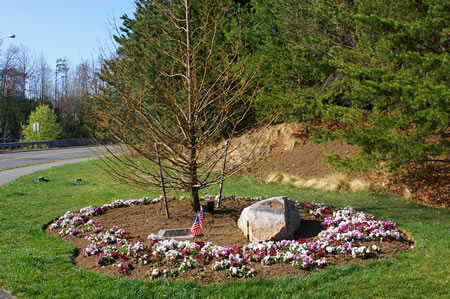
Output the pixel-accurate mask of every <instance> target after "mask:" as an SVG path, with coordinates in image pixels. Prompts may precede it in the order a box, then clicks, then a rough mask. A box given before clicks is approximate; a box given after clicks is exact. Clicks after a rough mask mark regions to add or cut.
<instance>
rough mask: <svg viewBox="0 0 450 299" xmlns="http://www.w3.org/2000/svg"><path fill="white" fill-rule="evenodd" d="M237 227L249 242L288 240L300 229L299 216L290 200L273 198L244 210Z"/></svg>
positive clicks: (282, 197) (283, 197)
mask: <svg viewBox="0 0 450 299" xmlns="http://www.w3.org/2000/svg"><path fill="white" fill-rule="evenodd" d="M238 227H239V228H240V229H241V230H242V232H243V233H244V235H245V236H246V237H247V238H248V239H249V240H250V241H251V242H259V241H266V240H289V239H293V238H294V236H295V233H296V231H297V230H298V229H299V227H300V215H299V213H298V209H297V207H296V206H295V204H294V202H292V201H291V200H290V199H288V198H287V197H285V196H281V197H273V198H269V199H266V200H263V201H260V202H257V203H255V204H253V205H251V206H249V207H247V208H245V209H244V210H243V211H242V213H241V216H240V217H239V220H238Z"/></svg>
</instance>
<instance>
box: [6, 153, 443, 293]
mask: <svg viewBox="0 0 450 299" xmlns="http://www.w3.org/2000/svg"><path fill="white" fill-rule="evenodd" d="M95 163H96V162H95V161H94V162H84V163H78V164H71V165H66V166H60V167H55V168H51V169H48V170H44V171H41V172H39V173H35V174H32V175H28V176H25V177H22V178H20V179H18V180H16V181H13V182H11V183H9V184H7V185H5V186H3V187H0V286H2V287H3V288H6V289H8V290H9V291H11V292H12V293H13V294H14V295H15V296H17V297H25V298H29V297H46V298H47V297H64V298H75V297H77V298H80V297H84V298H149V297H183V298H189V297H192V298H196V297H200V296H211V297H223V298H232V297H241V298H242V297H256V298H262V297H267V298H291V297H305V298H310V297H336V298H342V297H351V298H354V297H364V298H367V297H392V298H410V297H442V298H444V297H447V298H449V297H450V291H449V277H450V271H449V269H450V267H448V263H449V248H450V244H449V236H450V235H449V233H450V230H449V228H450V212H449V210H446V209H437V208H430V207H425V206H421V205H417V204H414V203H411V202H407V201H404V200H401V199H398V198H394V197H392V196H387V195H380V194H377V193H371V192H360V193H347V192H325V191H317V190H311V189H308V190H298V189H296V188H295V187H293V186H287V185H276V184H264V183H261V182H256V181H253V180H250V179H248V178H243V177H233V178H231V179H230V180H228V181H227V182H226V183H225V186H224V193H225V194H226V195H229V194H236V195H246V196H260V195H267V196H276V195H286V196H288V197H289V198H291V199H293V200H298V201H308V202H311V201H314V202H324V203H326V204H329V205H336V206H338V207H344V206H347V205H350V206H353V207H354V208H355V209H356V210H363V211H365V212H368V213H371V214H374V215H376V216H377V217H378V218H380V219H386V220H393V221H395V222H397V223H398V224H399V226H400V228H402V229H404V230H406V231H408V232H409V233H410V235H411V236H412V237H413V238H414V239H415V241H416V242H417V244H416V247H415V248H414V249H413V250H412V251H410V252H407V253H401V254H397V255H396V256H394V257H393V258H391V259H388V260H373V261H371V262H369V263H367V264H364V265H356V264H352V265H346V266H337V267H334V266H329V267H327V268H326V269H325V270H323V271H319V272H314V273H312V274H311V275H308V276H304V277H300V276H299V277H283V278H281V279H273V280H268V279H253V280H243V279H242V280H236V281H234V282H232V283H227V284H221V283H217V284H212V285H207V286H204V285H198V284H196V283H193V282H185V281H177V282H167V281H140V280H132V279H127V278H123V279H117V278H112V277H109V276H105V275H101V274H97V273H91V272H88V271H85V270H81V269H78V268H77V267H75V266H74V265H73V264H72V261H71V257H72V255H73V254H74V248H73V247H72V245H71V244H70V243H68V242H66V241H64V240H62V239H60V238H58V237H50V236H47V235H46V234H45V233H44V226H45V225H46V224H47V223H49V222H50V221H52V220H54V219H55V218H57V217H59V216H61V215H63V214H64V213H65V212H66V211H68V210H72V211H75V210H79V209H80V208H82V207H84V206H87V205H101V204H104V203H110V202H112V201H114V200H116V199H130V198H139V197H142V196H150V197H156V196H159V195H160V192H159V191H158V190H156V189H154V191H151V192H143V191H139V190H134V189H132V188H131V187H127V186H121V185H118V184H116V183H114V182H112V181H111V180H110V179H109V178H108V177H107V176H106V175H105V174H104V173H103V172H102V171H100V170H99V169H98V168H97V166H96V164H95ZM38 176H43V177H45V178H48V179H49V181H48V182H40V183H38V182H36V178H37V177H38ZM76 177H81V178H82V179H83V181H82V182H81V183H75V178H76ZM216 190H217V187H215V188H212V189H210V190H204V193H207V192H208V191H209V192H210V193H214V194H216V193H217V191H216ZM169 195H176V196H180V195H182V194H181V193H177V192H169Z"/></svg>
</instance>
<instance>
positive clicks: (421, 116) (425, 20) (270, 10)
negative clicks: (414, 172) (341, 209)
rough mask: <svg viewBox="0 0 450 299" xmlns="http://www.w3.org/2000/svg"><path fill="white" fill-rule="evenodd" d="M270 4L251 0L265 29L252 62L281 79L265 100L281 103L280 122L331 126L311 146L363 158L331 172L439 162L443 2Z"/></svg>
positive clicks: (444, 76)
mask: <svg viewBox="0 0 450 299" xmlns="http://www.w3.org/2000/svg"><path fill="white" fill-rule="evenodd" d="M263 2H264V3H263ZM268 3H271V1H255V2H254V4H255V14H256V22H257V25H258V26H259V27H257V28H264V26H266V28H265V29H264V30H260V31H257V33H258V32H259V34H261V37H260V38H258V40H259V41H262V42H260V45H259V46H258V47H257V48H256V50H257V53H256V56H260V57H263V58H265V59H264V61H265V62H266V63H268V62H269V63H270V61H271V60H272V59H273V61H275V64H274V65H273V69H274V72H275V75H274V77H275V78H278V79H279V80H282V81H286V83H284V84H282V85H280V86H282V87H283V89H279V88H277V85H274V86H271V89H268V91H271V90H272V91H274V93H275V94H276V95H277V97H272V98H271V99H272V100H276V99H283V100H285V99H288V101H287V102H288V103H287V104H286V103H285V102H280V103H281V105H280V106H284V107H286V108H287V109H286V110H285V111H283V113H284V118H285V119H289V118H290V117H291V118H292V116H294V117H297V119H299V120H301V119H305V118H306V119H314V120H320V121H321V122H322V123H327V122H335V123H336V122H338V123H339V124H340V126H339V128H340V129H338V130H333V131H329V130H322V132H321V134H320V136H319V138H318V140H322V141H323V140H328V139H335V138H339V139H342V140H344V141H346V142H348V143H350V144H356V145H358V146H359V147H360V148H361V153H360V155H358V156H357V157H355V158H354V159H353V160H348V159H339V158H338V157H332V158H334V162H335V163H336V164H340V165H346V166H351V165H352V164H353V165H354V166H358V167H360V166H363V165H366V164H367V163H365V162H368V161H371V162H373V163H376V162H379V161H386V162H388V163H389V165H390V167H391V169H393V170H395V169H397V168H398V167H400V166H402V165H408V164H409V163H411V162H415V163H422V162H424V161H427V160H441V161H446V160H447V159H446V156H448V148H449V135H448V132H449V131H448V130H449V129H448V128H449V126H448V124H449V118H448V107H449V95H450V88H449V82H448V74H449V73H450V64H449V63H448V47H449V40H450V37H449V29H448V12H449V11H450V3H449V2H448V1H442V0H432V1H410V0H399V1H387V0H380V1H346V0H344V1H288V0H286V1H276V2H273V3H271V4H272V5H267V4H268ZM268 16H269V17H268ZM264 18H266V19H269V21H270V23H268V22H266V21H265V19H264ZM258 20H261V21H258ZM267 24H269V25H267ZM267 27H269V28H267ZM257 45H258V44H257ZM272 49H274V50H272ZM277 52H278V53H280V54H278V53H277ZM276 55H280V56H281V57H282V58H281V59H276V58H274V57H275V56H276ZM297 77H298V78H299V80H298V79H297ZM276 84H278V82H276ZM296 84H297V85H296ZM266 96H267V94H266ZM269 96H271V95H270V94H269ZM269 99H270V97H269ZM263 100H264V98H263ZM266 102H267V100H266ZM266 102H264V101H263V102H262V104H266ZM270 105H272V106H276V104H275V105H274V104H273V103H272V104H270ZM266 106H267V104H266ZM336 159H337V160H336ZM332 160H333V159H332ZM353 162H354V163H353Z"/></svg>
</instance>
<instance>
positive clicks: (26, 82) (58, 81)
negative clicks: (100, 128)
mask: <svg viewBox="0 0 450 299" xmlns="http://www.w3.org/2000/svg"><path fill="white" fill-rule="evenodd" d="M101 63H102V60H101V58H98V59H95V60H90V61H88V60H86V61H83V62H82V63H79V64H77V65H75V66H72V65H71V63H70V61H68V60H66V59H58V60H57V62H56V69H52V68H51V67H50V65H49V63H48V62H47V60H46V58H45V55H44V54H43V53H41V54H40V55H36V53H35V52H34V51H33V50H31V49H28V48H26V47H25V46H23V45H21V46H16V45H11V46H10V47H8V48H7V49H3V48H2V47H1V41H0V142H14V141H19V140H22V139H23V137H24V135H23V132H22V129H21V125H25V124H26V122H27V120H28V117H29V115H30V113H31V112H32V111H33V110H35V109H36V107H37V106H39V105H41V104H45V105H49V106H50V107H52V108H53V109H54V111H55V113H56V115H57V118H58V119H57V121H58V122H59V123H60V124H61V134H60V138H63V139H64V138H82V137H88V136H89V134H90V133H89V119H90V116H89V115H90V114H89V108H88V101H89V97H90V96H92V95H93V94H95V93H98V92H99V84H100V82H99V80H98V77H97V74H98V72H99V70H100V68H101Z"/></svg>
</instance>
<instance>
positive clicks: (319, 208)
mask: <svg viewBox="0 0 450 299" xmlns="http://www.w3.org/2000/svg"><path fill="white" fill-rule="evenodd" d="M205 197H206V198H207V199H208V198H209V196H205ZM171 199H174V198H173V197H172V198H171ZM260 199H262V198H248V197H237V196H229V197H227V198H225V200H245V201H249V200H260ZM160 201H161V199H160V198H157V199H150V198H148V197H144V198H141V199H139V200H127V201H122V200H117V201H114V202H113V203H111V204H105V205H103V206H101V207H96V206H88V207H85V208H82V209H81V210H80V211H79V212H70V211H69V212H67V213H66V214H64V215H63V216H61V217H60V218H59V219H57V220H55V221H53V222H52V223H51V224H50V226H49V229H50V230H58V231H59V235H60V236H61V237H64V236H68V235H69V236H75V235H83V236H85V238H86V239H87V241H88V245H87V246H86V248H85V249H84V252H83V253H82V254H84V255H85V256H95V257H96V264H97V265H98V266H100V267H108V266H110V265H112V266H113V267H115V268H117V271H118V272H119V273H121V274H124V275H127V274H130V273H131V271H133V269H135V268H136V267H139V266H144V265H147V266H148V265H150V270H148V271H147V277H149V278H151V279H155V278H158V277H172V278H173V277H177V276H178V275H179V274H180V272H186V271H189V270H192V269H196V268H205V267H210V268H211V269H212V270H214V271H225V273H226V274H227V276H229V277H236V278H241V277H252V276H255V275H256V274H257V271H255V269H254V265H256V263H259V264H262V265H275V264H280V263H283V264H291V265H292V266H294V267H298V268H299V269H304V270H311V269H315V268H322V267H324V266H325V265H326V264H327V263H328V262H327V257H330V256H333V255H339V254H342V255H348V256H351V257H353V258H369V257H375V256H377V254H378V253H379V252H380V247H379V245H377V244H373V243H375V242H373V241H376V242H377V243H379V242H391V241H395V240H402V239H403V238H405V236H404V234H403V233H401V232H400V231H399V230H398V229H397V226H396V224H395V223H393V222H391V221H381V220H377V219H376V218H375V217H374V216H372V215H368V214H365V213H364V212H357V211H354V210H353V209H352V208H351V207H345V208H344V209H341V210H338V209H336V208H335V207H328V206H325V205H324V204H317V203H297V205H298V207H299V208H301V209H304V210H306V211H307V212H308V213H309V214H310V215H312V216H314V217H315V218H316V219H318V220H320V221H321V225H322V231H321V232H320V233H319V234H318V236H317V237H316V238H313V239H299V240H283V241H267V242H260V243H251V244H247V245H244V246H236V245H234V246H231V247H226V246H217V245H214V244H212V243H211V242H192V241H179V240H173V239H170V240H167V239H165V240H160V239H158V236H156V235H154V234H149V235H148V237H147V240H145V239H144V240H142V239H140V238H138V239H137V240H135V241H131V238H130V234H129V233H128V232H125V231H124V230H123V229H121V228H120V227H118V226H113V227H112V228H106V227H104V226H103V225H102V224H101V223H100V222H98V221H94V220H93V219H91V218H92V217H94V216H97V215H101V214H103V213H105V212H106V211H108V210H111V209H115V208H120V207H129V206H135V205H148V204H155V203H158V202H160ZM369 241H372V242H370V245H369V244H368V242H369Z"/></svg>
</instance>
